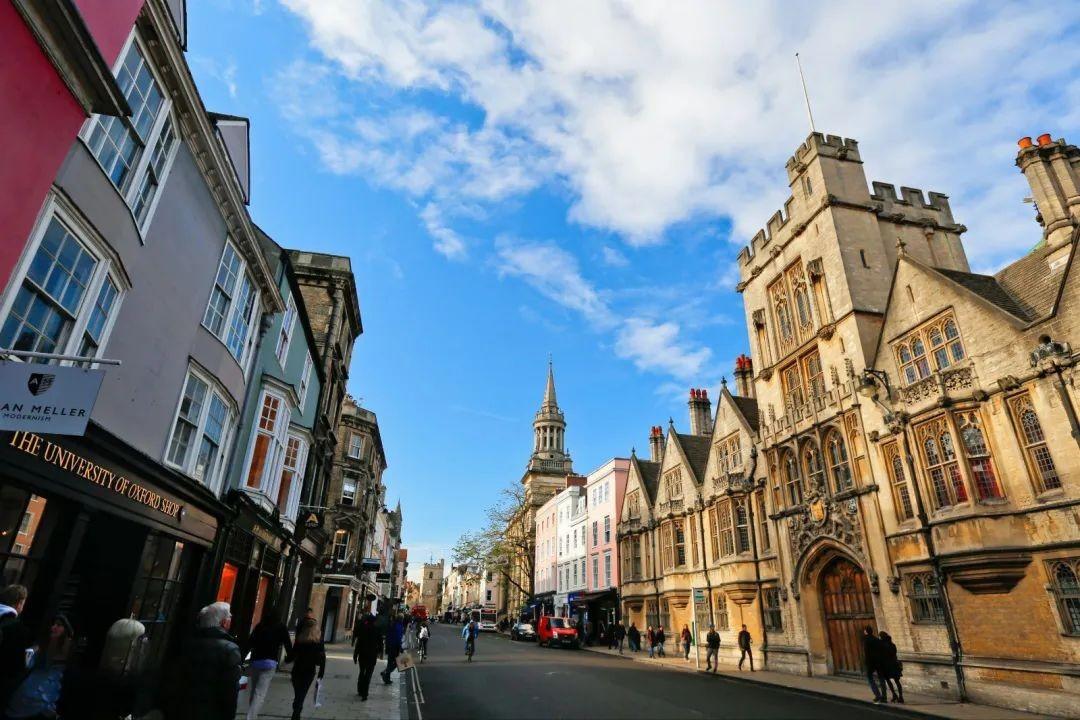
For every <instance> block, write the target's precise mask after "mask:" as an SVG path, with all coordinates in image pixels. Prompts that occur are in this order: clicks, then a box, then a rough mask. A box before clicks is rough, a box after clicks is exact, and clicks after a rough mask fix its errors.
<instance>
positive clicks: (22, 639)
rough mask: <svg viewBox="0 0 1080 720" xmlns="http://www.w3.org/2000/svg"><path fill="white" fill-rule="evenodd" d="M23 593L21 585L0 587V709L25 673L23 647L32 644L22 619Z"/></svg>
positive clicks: (31, 635)
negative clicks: (0, 588)
mask: <svg viewBox="0 0 1080 720" xmlns="http://www.w3.org/2000/svg"><path fill="white" fill-rule="evenodd" d="M27 595H28V593H27V590H26V588H25V587H23V586H22V585H8V586H7V587H5V588H4V589H3V590H0V711H2V710H3V709H4V708H5V707H7V704H8V700H10V699H11V694H12V693H13V692H15V688H17V687H19V684H20V683H21V682H22V681H23V678H25V677H26V674H27V667H26V665H27V663H26V651H27V650H28V649H29V648H30V646H31V645H33V644H34V637H33V634H32V633H31V632H30V629H29V628H27V627H26V625H25V624H23V621H22V611H23V607H24V606H25V605H26V598H27Z"/></svg>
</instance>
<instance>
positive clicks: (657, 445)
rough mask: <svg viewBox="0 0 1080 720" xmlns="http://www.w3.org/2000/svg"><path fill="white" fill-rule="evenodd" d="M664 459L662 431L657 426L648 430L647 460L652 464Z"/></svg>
mask: <svg viewBox="0 0 1080 720" xmlns="http://www.w3.org/2000/svg"><path fill="white" fill-rule="evenodd" d="M663 458H664V430H663V429H662V428H661V427H660V426H659V425H653V426H652V427H651V428H649V460H651V461H652V462H654V463H658V462H660V461H661V460H662V459H663Z"/></svg>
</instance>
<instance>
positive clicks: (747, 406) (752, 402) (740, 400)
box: [731, 395, 759, 432]
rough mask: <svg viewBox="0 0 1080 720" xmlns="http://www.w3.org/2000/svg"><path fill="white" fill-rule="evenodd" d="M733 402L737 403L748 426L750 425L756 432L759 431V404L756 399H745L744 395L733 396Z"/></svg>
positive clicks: (736, 405)
mask: <svg viewBox="0 0 1080 720" xmlns="http://www.w3.org/2000/svg"><path fill="white" fill-rule="evenodd" d="M731 400H732V402H734V403H735V407H736V408H737V409H738V410H739V412H740V413H742V416H743V419H744V420H746V424H747V425H749V426H750V427H751V428H752V429H753V431H754V432H757V429H758V419H759V414H758V404H757V399H756V398H748V397H743V396H742V395H732V396H731Z"/></svg>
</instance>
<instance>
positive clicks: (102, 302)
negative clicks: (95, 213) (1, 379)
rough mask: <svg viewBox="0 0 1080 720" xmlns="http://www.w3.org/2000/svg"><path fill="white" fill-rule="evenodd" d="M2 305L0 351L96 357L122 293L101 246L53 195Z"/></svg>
mask: <svg viewBox="0 0 1080 720" xmlns="http://www.w3.org/2000/svg"><path fill="white" fill-rule="evenodd" d="M44 217H45V219H44V221H43V222H42V223H41V225H40V226H39V228H38V230H37V231H36V232H35V233H34V235H33V236H32V237H31V240H30V244H29V246H28V248H29V249H30V250H32V251H33V252H32V254H29V255H28V256H27V259H26V261H25V263H24V267H22V268H20V271H19V272H21V274H22V277H21V280H20V282H18V283H17V284H15V285H14V287H13V292H12V293H10V294H9V297H8V298H7V299H6V302H5V303H4V314H3V318H4V322H3V324H2V325H0V350H24V351H29V352H41V353H55V354H58V355H79V356H80V357H88V358H91V357H98V356H99V352H100V350H101V348H102V346H103V345H104V344H105V342H106V340H107V339H108V335H109V333H110V331H111V329H112V324H113V320H114V319H115V317H116V313H117V310H118V309H119V305H120V299H121V296H122V289H121V288H122V287H123V286H122V285H121V278H120V276H119V274H118V273H116V272H115V271H114V269H113V263H112V261H111V259H110V256H109V254H108V253H107V252H106V251H105V249H104V248H105V244H104V243H103V242H99V241H96V240H95V239H94V234H93V231H92V230H91V229H90V228H88V227H85V226H84V225H82V224H81V223H80V222H78V221H77V220H76V216H75V215H74V213H70V212H69V211H68V209H67V208H66V206H64V205H63V204H62V201H61V200H59V199H57V198H53V199H51V200H50V201H49V204H48V205H47V207H46V212H45V216H44Z"/></svg>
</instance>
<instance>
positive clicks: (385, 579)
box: [375, 573, 390, 583]
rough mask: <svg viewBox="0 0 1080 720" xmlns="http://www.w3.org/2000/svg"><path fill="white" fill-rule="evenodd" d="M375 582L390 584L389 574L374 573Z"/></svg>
mask: <svg viewBox="0 0 1080 720" xmlns="http://www.w3.org/2000/svg"><path fill="white" fill-rule="evenodd" d="M375 582H377V583H389V582H390V573H376V574H375Z"/></svg>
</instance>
